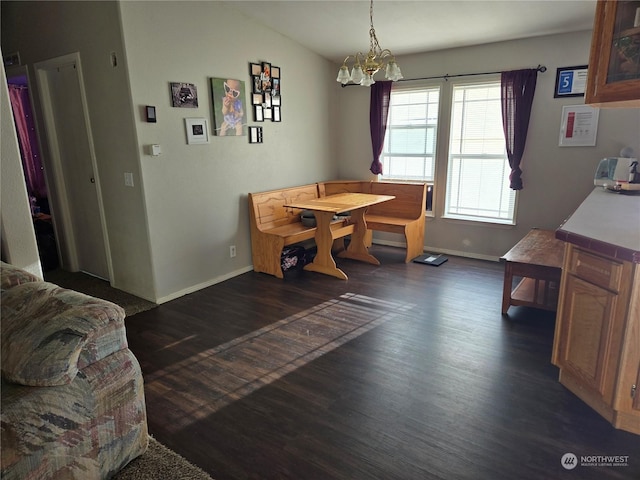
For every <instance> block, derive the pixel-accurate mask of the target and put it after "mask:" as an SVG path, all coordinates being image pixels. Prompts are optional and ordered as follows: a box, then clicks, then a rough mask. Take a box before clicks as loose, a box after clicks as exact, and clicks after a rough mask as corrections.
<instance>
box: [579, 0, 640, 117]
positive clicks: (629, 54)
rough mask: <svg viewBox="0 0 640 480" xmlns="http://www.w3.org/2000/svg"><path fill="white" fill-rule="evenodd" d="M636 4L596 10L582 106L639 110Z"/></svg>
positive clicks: (609, 2)
mask: <svg viewBox="0 0 640 480" xmlns="http://www.w3.org/2000/svg"><path fill="white" fill-rule="evenodd" d="M638 9H640V0H631V1H629V0H604V1H599V2H598V3H597V6H596V16H595V21H594V27H593V37H592V39H591V52H590V55H589V72H588V77H587V88H586V92H585V103H586V104H591V105H596V106H601V107H640V13H638V12H639V10H638Z"/></svg>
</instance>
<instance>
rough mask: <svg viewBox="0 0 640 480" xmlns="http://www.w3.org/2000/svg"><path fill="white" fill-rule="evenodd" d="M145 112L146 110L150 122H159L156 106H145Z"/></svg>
mask: <svg viewBox="0 0 640 480" xmlns="http://www.w3.org/2000/svg"><path fill="white" fill-rule="evenodd" d="M145 112H146V115H147V122H149V123H156V122H157V118H156V107H154V106H151V105H147V106H146V107H145Z"/></svg>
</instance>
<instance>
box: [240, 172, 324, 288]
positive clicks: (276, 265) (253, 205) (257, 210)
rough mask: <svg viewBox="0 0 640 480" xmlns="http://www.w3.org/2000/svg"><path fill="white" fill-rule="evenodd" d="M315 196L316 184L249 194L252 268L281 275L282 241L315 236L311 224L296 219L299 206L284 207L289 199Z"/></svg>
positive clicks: (316, 195)
mask: <svg viewBox="0 0 640 480" xmlns="http://www.w3.org/2000/svg"><path fill="white" fill-rule="evenodd" d="M312 198H318V185H317V184H315V183H314V184H311V185H303V186H300V187H291V188H285V189H282V190H272V191H268V192H260V193H250V194H249V220H250V227H251V255H252V258H253V269H254V270H255V271H256V272H264V273H269V274H271V275H275V276H276V277H278V278H284V275H283V273H282V267H281V263H280V262H281V258H280V257H281V255H282V249H283V248H284V247H285V246H286V245H292V244H294V243H299V242H303V241H305V240H310V239H312V238H314V237H315V234H316V229H315V227H307V226H305V225H303V224H302V222H301V220H300V210H299V209H296V208H289V207H285V204H287V203H290V202H292V201H299V200H300V201H302V200H309V199H312Z"/></svg>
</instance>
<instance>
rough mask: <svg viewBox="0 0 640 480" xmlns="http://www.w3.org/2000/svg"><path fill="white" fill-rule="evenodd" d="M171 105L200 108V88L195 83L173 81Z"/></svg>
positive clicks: (171, 85)
mask: <svg viewBox="0 0 640 480" xmlns="http://www.w3.org/2000/svg"><path fill="white" fill-rule="evenodd" d="M169 86H170V90H171V106H173V107H181V108H198V89H197V88H196V86H195V85H194V84H193V83H178V82H172V83H170V84H169Z"/></svg>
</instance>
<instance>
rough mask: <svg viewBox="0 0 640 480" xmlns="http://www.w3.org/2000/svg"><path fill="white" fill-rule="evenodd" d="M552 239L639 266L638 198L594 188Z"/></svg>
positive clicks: (639, 230) (639, 228)
mask: <svg viewBox="0 0 640 480" xmlns="http://www.w3.org/2000/svg"><path fill="white" fill-rule="evenodd" d="M556 238H559V239H560V240H564V241H566V242H569V243H573V244H576V245H579V246H583V247H586V248H590V249H592V250H595V251H598V252H600V253H602V254H605V255H609V256H612V257H615V258H619V259H621V260H627V261H632V262H635V263H640V195H629V194H622V193H615V192H609V191H606V190H604V189H603V188H601V187H597V188H595V189H594V190H593V192H591V193H590V194H589V196H588V197H587V198H586V199H585V200H584V201H583V202H582V204H581V205H580V206H579V207H578V209H577V210H576V211H575V212H574V213H573V214H572V215H571V216H570V217H569V218H568V219H567V220H566V221H565V222H564V223H563V224H562V225H561V226H560V228H559V229H558V230H557V231H556Z"/></svg>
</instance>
